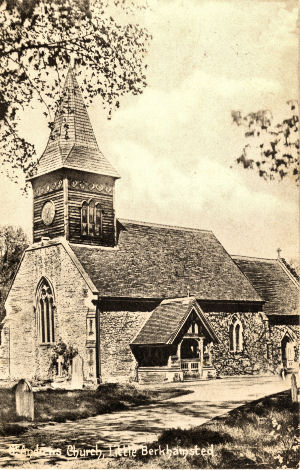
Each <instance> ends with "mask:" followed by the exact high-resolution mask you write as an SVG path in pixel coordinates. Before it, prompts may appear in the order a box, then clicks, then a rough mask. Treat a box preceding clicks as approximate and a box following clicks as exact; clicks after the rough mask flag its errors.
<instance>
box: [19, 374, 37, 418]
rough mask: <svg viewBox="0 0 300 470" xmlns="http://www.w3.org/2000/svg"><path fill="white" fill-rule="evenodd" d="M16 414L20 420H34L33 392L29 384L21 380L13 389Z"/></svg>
mask: <svg viewBox="0 0 300 470" xmlns="http://www.w3.org/2000/svg"><path fill="white" fill-rule="evenodd" d="M15 399H16V414H17V416H19V417H20V418H23V419H28V420H31V421H33V420H34V400H33V391H32V387H31V385H30V383H29V382H27V381H26V380H25V379H21V380H20V381H19V382H18V384H17V386H16V388H15Z"/></svg>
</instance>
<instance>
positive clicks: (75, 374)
mask: <svg viewBox="0 0 300 470" xmlns="http://www.w3.org/2000/svg"><path fill="white" fill-rule="evenodd" d="M71 370H72V372H71V374H72V375H71V388H72V389H73V390H75V389H81V388H82V387H83V359H82V357H81V356H79V355H77V356H75V357H74V358H73V360H72V369H71Z"/></svg>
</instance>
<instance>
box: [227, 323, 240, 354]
mask: <svg viewBox="0 0 300 470" xmlns="http://www.w3.org/2000/svg"><path fill="white" fill-rule="evenodd" d="M229 349H230V351H231V352H241V351H242V350H243V327H242V324H241V322H240V321H239V320H237V319H236V318H235V319H234V320H233V321H232V323H231V324H230V326H229Z"/></svg>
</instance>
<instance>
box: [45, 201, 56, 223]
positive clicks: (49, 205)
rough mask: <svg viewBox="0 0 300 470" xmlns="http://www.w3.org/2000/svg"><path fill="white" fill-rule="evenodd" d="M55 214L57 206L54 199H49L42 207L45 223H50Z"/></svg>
mask: <svg viewBox="0 0 300 470" xmlns="http://www.w3.org/2000/svg"><path fill="white" fill-rule="evenodd" d="M54 216H55V206H54V203H53V202H52V201H47V202H46V203H45V204H44V205H43V209H42V221H43V222H44V224H45V225H50V224H52V222H53V219H54Z"/></svg>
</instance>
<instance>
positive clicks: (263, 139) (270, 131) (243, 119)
mask: <svg viewBox="0 0 300 470" xmlns="http://www.w3.org/2000/svg"><path fill="white" fill-rule="evenodd" d="M287 105H288V107H289V115H288V117H287V118H286V119H283V120H282V121H281V122H277V123H276V122H274V118H273V116H272V113H271V112H270V111H268V110H260V111H256V112H253V113H249V114H247V115H245V116H243V115H242V113H241V111H232V112H231V116H232V119H233V122H234V123H235V124H236V125H237V126H244V127H245V128H246V131H245V137H247V139H248V140H249V143H248V144H246V145H245V146H244V148H243V150H242V154H241V155H240V156H239V157H238V158H237V159H236V161H237V163H239V164H241V165H243V167H244V168H248V169H249V168H250V169H253V170H256V171H257V172H258V174H259V176H261V177H262V178H264V179H265V180H268V179H269V180H275V179H278V180H282V179H283V178H286V177H288V176H290V177H291V178H292V179H294V180H295V181H296V182H297V183H299V124H298V123H299V117H298V106H297V102H295V101H288V102H287Z"/></svg>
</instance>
